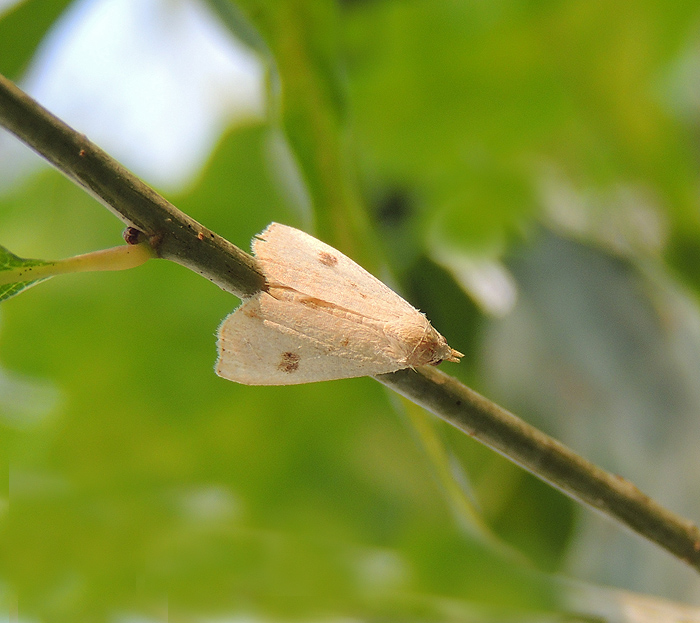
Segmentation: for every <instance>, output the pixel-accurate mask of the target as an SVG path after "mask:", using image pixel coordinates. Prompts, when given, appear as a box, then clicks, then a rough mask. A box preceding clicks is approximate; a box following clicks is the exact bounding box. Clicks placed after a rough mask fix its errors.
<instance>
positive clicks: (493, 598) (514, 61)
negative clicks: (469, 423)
mask: <svg viewBox="0 0 700 623" xmlns="http://www.w3.org/2000/svg"><path fill="white" fill-rule="evenodd" d="M0 12H2V13H0V72H2V73H4V74H5V75H7V76H8V77H10V78H11V79H13V80H16V81H17V82H18V83H20V84H21V85H22V86H24V87H25V88H27V89H28V90H29V91H30V92H31V93H33V94H35V95H36V97H37V98H39V100H40V101H41V102H42V103H44V104H45V105H46V106H48V107H49V108H50V109H51V110H52V112H54V113H56V114H58V115H59V116H61V117H62V118H64V119H65V120H67V121H68V122H69V123H70V124H71V125H73V127H75V128H76V129H78V130H79V131H81V132H86V133H87V134H88V135H89V136H90V138H92V139H94V140H96V142H98V144H100V145H101V146H102V147H103V148H105V149H106V150H107V151H108V152H110V153H111V154H112V155H114V156H116V157H117V158H119V159H120V160H121V161H122V162H123V163H124V164H125V165H126V166H128V167H129V168H132V169H133V170H134V171H135V172H136V173H137V174H139V175H141V176H142V177H143V178H144V179H145V180H146V181H147V182H149V183H152V184H154V185H155V186H156V187H157V188H158V189H159V190H161V191H162V192H164V193H165V194H166V195H167V197H168V198H169V199H170V200H171V201H173V203H175V205H177V206H178V207H179V208H180V209H182V210H183V211H185V212H187V213H188V214H190V215H191V216H192V217H194V218H195V219H197V220H199V221H200V222H202V223H204V224H205V225H206V226H208V227H210V228H211V229H213V230H215V231H217V232H218V233H220V234H221V235H223V236H225V237H227V238H228V239H230V240H231V241H232V242H234V243H235V244H237V245H239V246H241V247H242V248H248V241H249V239H250V238H251V237H252V236H253V235H254V234H255V233H257V232H259V231H261V230H262V229H263V228H264V227H265V226H266V225H267V224H268V223H269V222H270V221H272V220H276V221H280V222H285V223H288V224H291V225H295V226H298V227H302V228H304V229H306V230H307V231H310V232H312V233H315V234H316V235H317V236H319V237H321V238H323V239H324V240H326V241H327V242H329V243H331V244H333V245H334V246H337V247H338V248H340V249H341V250H342V251H344V252H346V253H347V254H349V255H351V256H352V257H353V258H355V259H356V260H358V261H359V262H360V263H362V264H363V265H364V266H365V267H367V268H368V269H370V270H372V271H373V272H375V274H377V275H379V276H381V277H382V278H384V279H385V280H387V281H389V282H390V283H391V284H393V285H394V286H395V287H396V288H397V289H398V290H399V291H401V292H402V293H403V294H404V295H405V296H406V297H407V298H408V299H409V300H410V301H411V302H412V303H413V304H415V305H416V306H418V307H420V308H421V309H422V310H423V311H425V312H426V313H427V315H428V317H429V318H430V319H431V320H432V321H433V324H434V325H435V326H436V327H437V328H438V330H439V331H440V332H441V333H443V334H444V335H445V336H446V337H447V339H448V341H449V342H450V344H451V345H452V346H453V347H455V348H457V349H459V350H460V351H462V352H464V353H466V355H467V356H466V357H465V360H464V361H463V362H462V363H461V364H460V365H459V366H455V365H446V366H445V369H446V371H447V372H449V373H450V374H455V375H457V376H459V377H460V378H461V379H462V380H464V381H465V382H467V383H469V384H470V385H471V386H473V387H474V388H475V389H477V390H478V391H480V392H482V393H484V394H486V395H487V396H489V397H490V398H492V399H494V400H496V401H497V402H499V403H501V404H503V405H504V406H506V407H507V408H509V409H511V410H512V411H514V412H515V413H517V414H518V415H520V416H521V417H524V418H525V419H527V420H528V421H530V422H531V423H534V424H535V425H537V426H538V427H540V428H542V429H543V430H545V431H546V432H548V433H550V434H552V435H554V436H556V437H557V438H559V439H561V440H563V441H564V442H565V443H567V444H569V445H571V446H572V447H573V448H574V449H575V450H577V451H578V452H580V453H582V454H583V455H584V456H586V457H588V458H590V459H592V460H594V461H596V462H597V463H598V464H600V465H601V466H602V467H603V468H605V469H607V470H610V471H614V472H617V473H620V474H622V475H624V476H625V477H627V478H629V479H630V480H632V481H633V482H635V483H636V484H637V485H638V486H640V487H641V488H642V489H643V490H644V491H645V492H646V493H648V494H650V495H652V496H653V497H655V498H656V499H657V500H659V501H660V502H662V503H663V504H665V505H667V506H669V507H670V508H671V509H673V510H675V511H677V512H679V513H681V514H684V515H686V516H687V517H689V518H691V519H694V520H695V521H698V520H699V519H700V478H699V477H698V474H699V473H700V453H699V452H698V451H697V448H698V441H699V440H700V415H699V409H698V405H700V314H699V313H698V293H699V291H700V262H699V261H698V258H699V257H700V255H699V252H700V218H699V217H700V214H699V213H698V207H699V198H698V188H699V183H700V178H699V176H698V123H699V122H700V96H699V93H700V92H699V91H698V88H699V87H700V3H698V2H692V1H679V2H674V3H668V2H661V1H660V0H646V1H640V2H622V3H614V4H611V3H608V2H599V1H589V2H561V1H559V2H558V1H543V2H529V1H527V0H497V1H495V2H488V3H485V2H477V1H471V0H352V1H351V0H344V1H342V2H340V1H339V2H331V1H330V0H274V1H273V0H241V1H240V2H237V3H235V4H233V3H230V2H229V1H228V0H210V1H209V2H205V0H140V1H139V2H136V1H134V0H111V1H110V0H76V1H75V2H69V1H68V0H24V1H23V2H14V3H12V2H9V3H5V6H1V5H0ZM210 45H211V48H210V47H209V46H210ZM0 140H1V142H0V244H2V245H4V246H7V247H8V248H10V249H11V250H12V251H13V252H15V253H17V254H19V255H21V256H23V257H39V258H46V259H54V258H59V257H66V256H69V255H73V254H77V253H82V252H86V251H89V250H93V249H98V248H103V247H107V246H112V245H114V244H117V243H118V242H119V238H120V233H121V230H122V225H121V224H120V222H119V221H117V220H116V219H115V218H114V217H113V216H112V215H111V214H110V213H108V212H107V211H106V210H104V209H103V208H102V207H100V206H99V205H98V204H97V203H96V202H94V201H93V200H92V199H91V198H89V197H88V196H86V195H85V194H84V193H83V192H82V191H81V190H80V189H78V188H76V187H74V186H73V185H72V184H71V183H70V182H68V181H66V180H64V179H63V178H61V177H60V176H59V175H58V174H57V173H55V172H53V171H51V170H48V169H46V168H42V167H40V166H39V159H38V158H37V157H35V156H31V155H27V154H28V152H27V151H26V150H21V149H19V148H18V146H17V145H16V142H15V141H13V139H11V138H10V137H8V136H7V134H6V133H3V134H2V138H1V139H0ZM237 304H238V301H237V300H235V299H234V298H233V297H232V296H231V295H228V294H226V293H224V292H221V291H219V290H218V289H217V288H215V287H213V286H212V285H211V284H210V283H208V282H206V281H204V280H202V279H201V278H199V277H198V276H197V275H195V274H193V273H190V272H188V271H186V270H185V269H183V268H181V267H179V266H176V265H171V264H168V263H166V262H149V263H148V264H147V265H146V266H145V267H142V268H139V269H135V270H132V271H128V272H126V273H123V274H98V275H77V276H67V277H62V278H60V279H55V280H51V281H49V282H47V283H44V284H41V285H40V286H38V287H36V288H33V289H31V290H30V291H28V292H27V293H25V294H23V295H21V296H19V297H17V298H16V299H13V300H11V301H9V302H7V303H5V304H3V306H2V308H1V309H0V313H1V316H0V366H1V367H0V448H1V451H2V454H3V455H4V456H6V457H7V459H8V460H7V462H6V464H7V466H8V478H7V480H6V482H8V488H6V489H4V490H3V492H2V505H1V506H0V513H1V515H0V517H1V524H0V525H1V527H0V530H1V531H2V550H3V554H2V557H0V577H1V578H2V583H1V584H0V593H1V594H2V595H4V597H5V598H6V600H7V602H8V607H9V611H10V612H13V611H18V612H19V617H20V620H26V621H43V620H47V621H49V620H50V621H98V620H110V621H164V620H171V621H205V620H206V621H210V620H246V621H247V620H274V619H298V620H301V619H303V620H312V619H313V620H321V619H322V620H340V619H343V620H355V619H357V620H365V619H367V620H369V619H385V620H407V619H411V620H424V619H425V620H455V621H456V620H459V621H469V620H474V621H482V620H494V621H501V620H506V619H508V620H510V619H512V618H513V617H516V615H515V614H514V613H528V612H529V613H532V612H538V613H540V616H542V617H544V618H543V619H542V620H545V619H546V617H547V616H549V615H545V614H541V613H556V612H557V611H559V610H560V609H564V610H566V608H567V606H566V603H567V589H566V588H564V587H563V585H562V584H561V583H560V581H559V578H560V577H564V576H568V577H575V578H577V579H579V580H583V581H586V582H589V583H591V584H598V583H601V584H609V585H611V586H614V587H618V588H624V589H630V590H635V591H641V592H646V593H650V594H652V595H659V596H664V597H669V598H674V599H680V600H685V601H688V602H692V603H700V582H699V581H698V578H697V576H696V575H694V574H693V573H692V572H691V570H690V569H687V568H685V567H684V566H683V565H682V564H681V563H679V562H678V561H675V560H673V559H670V557H669V556H667V555H666V554H665V553H662V552H660V551H659V550H658V549H657V548H655V547H654V546H652V545H650V544H648V543H645V542H643V541H642V540H641V539H639V538H637V537H634V536H631V535H629V534H627V533H626V532H624V531H623V530H622V529H621V528H620V527H619V526H616V525H613V524H612V523H611V522H609V521H607V520H604V519H601V518H598V517H596V516H593V514H592V513H591V512H590V511H588V510H587V509H583V508H580V507H578V506H577V505H575V504H574V503H572V502H571V501H569V500H568V499H566V498H564V497H563V496H561V495H560V494H559V493H558V492H556V491H554V490H553V489H551V488H549V487H548V486H546V485H544V484H542V483H540V482H539V481H537V480H536V479H534V478H533V477H531V476H529V475H528V474H526V473H524V472H523V471H521V470H519V469H518V468H516V467H514V466H513V465H511V464H510V463H508V462H507V461H506V460H505V459H503V458H501V457H499V456H497V455H495V454H494V453H492V452H490V451H489V450H487V449H484V448H482V447H480V446H478V445H477V444H475V443H474V442H473V441H472V440H470V439H467V438H465V436H464V435H462V434H460V433H458V432H456V431H454V430H452V429H450V428H449V427H447V426H446V425H443V424H441V423H440V422H436V421H434V420H433V419H432V418H426V416H425V415H424V414H422V413H421V412H420V411H419V410H417V409H416V408H415V407H413V406H411V405H407V404H405V403H403V402H402V401H401V400H399V399H398V398H397V397H396V396H393V395H389V393H388V392H386V391H385V390H384V389H383V388H382V387H380V386H379V385H378V384H377V383H375V382H374V381H372V380H371V379H353V380H346V381H338V382H331V383H322V384H313V385H308V386H296V387H279V388H260V387H256V388H252V387H244V386H238V385H235V384H233V383H230V382H227V381H224V380H222V379H219V378H217V377H216V376H215V375H214V373H213V369H212V366H213V363H214V359H215V337H214V335H215V331H216V328H217V326H218V324H219V323H220V321H221V320H222V319H223V318H224V317H225V315H226V314H228V313H230V311H232V310H233V309H234V308H235V306H236V305H237ZM4 463H5V462H4ZM470 503H473V504H475V505H476V507H477V508H478V509H479V512H480V513H481V514H482V515H483V518H484V520H485V521H486V523H487V524H488V525H489V526H490V527H491V529H492V530H493V532H494V533H495V534H496V535H497V538H498V539H499V540H500V541H501V546H495V545H494V544H493V543H492V542H490V541H488V540H484V539H483V538H481V537H479V536H478V534H477V533H476V531H475V529H474V525H473V524H472V523H471V522H470V519H469V513H467V512H465V510H464V509H465V508H466V507H467V506H468V505H469V504H470ZM514 552H518V553H514ZM583 610H584V611H585V612H588V613H589V614H590V613H591V612H594V611H596V604H595V603H588V604H587V605H586V606H585V607H583ZM529 616H531V615H529ZM552 616H554V615H553V614H552ZM529 620H532V619H529Z"/></svg>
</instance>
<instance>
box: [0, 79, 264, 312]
mask: <svg viewBox="0 0 700 623" xmlns="http://www.w3.org/2000/svg"><path fill="white" fill-rule="evenodd" d="M0 125H2V126H4V127H5V128H7V129H8V130H9V131H10V132H12V134H14V135H15V136H16V137H17V138H19V139H20V140H22V141H23V142H24V143H26V144H27V145H28V146H29V147H31V148H32V149H33V150H34V151H35V152H37V153H38V154H39V155H40V156H43V157H44V158H45V159H46V160H48V161H49V162H50V163H51V164H52V165H53V166H54V167H56V168H57V169H58V170H59V171H60V172H61V173H63V174H64V175H65V176H66V177H68V178H69V179H71V180H73V181H74V182H75V183H76V184H78V185H79V186H82V187H83V188H84V189H85V190H86V191H87V192H88V193H90V194H91V195H92V196H93V197H95V198H96V199H97V200H98V201H99V202H100V203H102V204H103V205H104V206H105V207H106V208H107V209H109V210H111V211H112V212H113V213H114V214H116V215H117V216H118V217H119V218H120V219H121V220H122V221H124V222H125V223H126V224H127V225H129V226H131V227H135V228H136V229H139V230H140V231H142V232H144V233H145V234H146V235H147V236H148V237H149V239H150V241H151V245H152V246H153V248H154V249H155V251H156V253H157V255H158V257H161V258H163V259H166V260H172V261H173V262H177V263H178V264H182V265H183V266H186V267H187V268H189V269H190V270H193V271H195V272H196V273H198V274H200V275H202V277H205V278H206V279H209V281H212V282H213V283H215V284H216V285H218V286H219V287H220V288H222V289H223V290H226V291H228V292H231V293H232V294H235V295H236V296H238V297H240V298H245V297H248V296H251V295H253V294H255V293H256V292H257V291H259V290H260V288H262V286H263V284H264V283H265V279H264V277H263V276H262V275H261V274H260V272H258V270H257V268H256V264H255V259H254V258H252V257H251V256H250V255H248V254H247V253H246V252H245V251H242V250H241V249H239V248H238V247H236V246H234V245H233V244H231V243H230V242H229V241H228V240H225V239H224V238H222V237H221V236H219V235H218V234H215V233H214V232H212V231H209V230H208V229H207V228H206V227H204V226H202V225H200V224H199V223H198V222H197V221H195V220H194V219H192V218H190V217H189V216H187V215H186V214H183V213H182V212H180V211H179V210H178V209H177V208H176V207H175V206H173V205H172V204H171V203H170V202H168V201H166V200H165V199H164V198H163V197H161V196H160V195H159V194H158V193H157V192H156V191H154V190H153V189H152V188H150V187H149V186H147V185H146V184H144V183H143V182H142V181H141V180H140V179H139V178H137V177H136V176H135V175H134V174H133V173H131V172H130V171H127V170H126V169H125V168H124V167H123V166H122V165H121V164H119V163H118V162H117V161H116V160H114V159H113V158H111V157H110V156H109V155H108V154H106V153H105V152H104V151H102V150H101V149H100V148H99V147H97V145H95V144H94V143H91V142H90V141H89V140H88V138H87V137H86V136H85V135H84V134H79V133H78V132H76V131H75V130H73V128H71V127H69V126H68V125H66V124H65V123H64V122H63V121H61V120H60V119H58V118H57V117H55V116H54V115H52V114H51V113H50V112H49V111H47V110H46V109H45V108H43V107H42V106H40V105H39V104H38V103H37V102H36V101H35V100H33V99H32V98H31V97H29V96H28V95H27V94H26V93H24V92H23V91H21V90H20V89H19V88H17V87H16V86H15V85H14V84H13V83H12V82H10V81H9V80H8V79H7V78H5V77H4V76H2V75H0Z"/></svg>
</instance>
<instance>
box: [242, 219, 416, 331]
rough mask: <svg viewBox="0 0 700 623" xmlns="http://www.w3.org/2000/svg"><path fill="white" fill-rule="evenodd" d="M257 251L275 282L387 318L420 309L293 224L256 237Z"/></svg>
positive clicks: (270, 228) (276, 225) (272, 227)
mask: <svg viewBox="0 0 700 623" xmlns="http://www.w3.org/2000/svg"><path fill="white" fill-rule="evenodd" d="M253 251H254V253H255V256H256V258H257V260H258V261H259V262H260V264H261V267H262V270H263V273H264V274H265V276H266V278H267V281H268V283H270V284H273V285H283V286H286V287H290V288H294V289H295V290H297V291H298V292H301V293H303V294H305V295H307V296H311V297H314V298H317V299H320V300H323V301H326V302H328V303H332V304H334V305H336V306H338V307H341V308H343V309H348V310H351V311H354V312H355V313H358V314H361V315H363V316H366V317H369V318H376V319H381V320H384V321H387V320H391V319H396V318H399V317H401V316H404V315H406V314H408V313H419V312H418V311H417V310H416V309H415V308H414V307H413V306H411V305H410V304H409V303H407V302H406V301H405V300H404V299H403V298H401V297H400V296H399V295H398V294H396V292H394V291H393V290H392V289H391V288H389V287H387V286H386V285H384V284H383V283H382V282H381V281H379V279H377V278H376V277H375V276H374V275H372V274H370V273H368V272H367V271H366V270H365V269H364V268H362V267H361V266H359V265H358V264H357V263H355V262H353V261H352V260H351V259H350V258H349V257H347V256H346V255H343V254H342V253H341V252H340V251H338V250H337V249H334V248H333V247H331V246H329V245H327V244H325V243H324V242H321V241H320V240H317V239H316V238H314V237H313V236H310V235H309V234H307V233H305V232H303V231H300V230H298V229H295V228H294V227H289V226H287V225H281V224H280V223H271V224H270V225H268V227H267V228H266V229H265V231H263V232H262V233H261V234H260V235H259V236H258V237H257V238H256V239H253Z"/></svg>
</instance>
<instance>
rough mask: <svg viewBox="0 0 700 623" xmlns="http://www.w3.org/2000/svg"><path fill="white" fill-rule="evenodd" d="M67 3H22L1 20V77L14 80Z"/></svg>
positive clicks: (59, 0) (60, 0)
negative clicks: (2, 75)
mask: <svg viewBox="0 0 700 623" xmlns="http://www.w3.org/2000/svg"><path fill="white" fill-rule="evenodd" d="M69 4H70V0H24V2H21V3H20V4H19V5H18V6H16V7H15V8H14V9H11V10H10V11H9V12H8V13H7V14H5V15H3V16H2V18H1V19H0V73H2V74H4V75H5V76H7V77H8V78H11V79H17V78H19V76H20V73H21V72H22V71H23V70H24V69H25V68H26V66H27V64H28V63H29V60H30V59H31V56H32V54H33V53H34V51H35V49H36V46H37V45H38V44H39V43H40V42H41V40H42V38H43V36H44V35H45V34H46V32H47V31H48V30H49V28H50V27H51V25H52V24H53V22H54V20H55V19H56V18H57V17H58V16H59V15H60V14H61V12H62V11H63V10H64V9H65V8H66V7H67V6H68V5H69Z"/></svg>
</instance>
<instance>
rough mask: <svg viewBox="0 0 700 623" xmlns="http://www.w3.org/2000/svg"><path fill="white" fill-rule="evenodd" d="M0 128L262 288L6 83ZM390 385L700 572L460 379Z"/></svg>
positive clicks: (698, 554) (551, 446)
mask: <svg viewBox="0 0 700 623" xmlns="http://www.w3.org/2000/svg"><path fill="white" fill-rule="evenodd" d="M0 125H3V126H4V127H6V128H7V129H8V130H9V131H10V132H12V133H13V134H14V135H16V136H17V137H19V138H20V139H21V140H22V141H24V142H25V143H26V144H27V145H29V147H31V148H32V149H33V150H34V151H36V152H37V153H38V154H40V155H41V156H43V157H44V158H46V160H48V161H49V162H50V163H51V164H53V165H54V166H55V167H56V168H57V169H58V170H59V171H61V172H62V173H64V174H65V175H66V176H67V177H69V178H70V179H72V180H73V181H75V182H76V183H77V184H79V185H80V186H82V187H83V188H85V189H86V190H87V191H88V192H90V193H91V194H92V195H93V196H95V197H97V198H98V199H99V200H100V201H101V202H102V203H103V204H104V205H105V206H106V207H107V208H108V209H110V210H111V211H112V212H114V213H115V214H116V215H117V216H119V217H120V218H121V219H122V220H123V221H124V222H126V223H127V224H129V225H131V226H133V227H136V228H137V229H140V230H141V231H143V232H145V233H146V234H147V235H148V236H149V237H150V239H151V242H152V245H153V246H154V248H155V249H156V252H157V253H158V256H159V257H162V258H165V259H170V260H173V261H175V262H177V263H179V264H182V265H183V266H186V267H188V268H190V269H192V270H194V271H195V272H197V273H199V274H200V275H202V276H204V277H206V278H207V279H209V280H210V281H212V282H214V283H216V284H217V285H219V286H220V287H222V288H223V289H225V290H227V291H229V292H232V293H233V294H236V295H237V296H239V297H242V298H245V297H247V296H251V295H253V294H255V292H257V291H259V290H260V289H261V288H262V286H263V285H264V278H263V276H262V275H261V274H260V273H259V272H258V271H257V269H256V266H255V259H254V258H253V257H251V256H250V255H248V254H247V253H245V252H243V251H241V250H240V249H238V248H237V247H235V246H234V245H232V244H231V243H229V242H227V241H226V240H224V239H223V238H221V237H220V236H218V235H216V234H214V233H212V232H210V231H209V230H207V229H206V228H204V227H203V226H202V225H200V224H199V223H197V222H196V221H194V220H193V219H191V218H190V217H189V216H187V215H186V214H183V213H182V212H180V211H179V210H177V208H175V207H174V206H173V205H172V204H170V203H168V202H167V201H166V200H165V199H163V197H161V196H160V195H158V194H157V193H156V192H155V191H153V190H152V189H151V188H149V187H148V186H146V185H145V184H144V183H143V182H141V181H140V180H139V179H138V178H136V177H135V176H134V175H133V174H131V173H130V172H129V171H127V170H126V169H124V168H123V167H122V166H121V165H120V164H119V163H117V162H116V161H115V160H113V159H112V158H110V157H109V156H108V155H107V154H106V153H104V152H103V151H102V150H101V149H99V148H98V147H96V146H95V145H93V144H92V143H90V141H88V139H87V138H86V137H85V136H82V135H80V134H78V133H77V132H75V130H73V129H71V128H70V127H68V126H67V125H66V124H65V123H63V122H62V121H60V120H59V119H57V118H56V117H54V116H53V115H51V114H50V113H49V112H48V111H46V110H45V109H44V108H42V107H41V106H39V104H37V103H36V102H35V101H34V100H32V99H31V98H30V97H29V96H27V95H26V94H24V93H23V92H22V91H20V90H19V89H18V88H17V87H16V86H14V85H13V84H12V83H11V82H10V81H8V80H7V79H6V78H4V77H2V76H0ZM376 378H377V380H378V381H379V382H381V383H383V384H384V385H386V386H387V387H390V388H391V389H393V390H395V391H397V392H398V393H400V394H402V395H403V396H406V397H407V398H409V399H410V400H412V401H414V402H416V403H417V404H419V405H421V406H423V407H424V408H426V409H428V410H429V411H431V412H433V413H434V414H435V415H437V416H439V417H441V418H442V419H443V420H445V421H447V422H449V423H450V424H452V425H453V426H455V427H457V428H459V429H460V430H462V431H464V432H465V433H467V434H468V435H470V436H472V437H474V438H475V439H477V440H478V441H480V442H482V443H484V444H485V445H487V446H489V447H490V448H492V449H494V450H496V451H497V452H499V453H501V454H503V455H504V456H505V457H507V458H508V459H510V460H511V461H513V462H514V463H517V464H518V465H520V466H521V467H523V468H525V469H527V470H528V471H530V472H531V473H533V474H534V475H535V476H537V477H538V478H541V479H542V480H544V481H545V482H548V483H550V484H551V485H553V486H554V487H556V488H557V489H559V490H561V491H562V492H564V493H565V494H566V495H568V496H570V497H572V498H574V499H575V500H578V501H580V502H583V503H584V504H587V505H589V506H591V507H592V508H594V509H596V510H598V511H600V512H602V513H604V514H606V515H608V516H610V517H612V518H614V519H617V520H618V521H620V522H621V523H623V524H624V525H626V526H627V527H629V528H631V529H632V530H634V531H635V532H638V533H639V534H640V535H642V536H644V537H645V538H647V539H649V540H650V541H653V542H655V543H657V544H658V545H660V546H661V547H663V548H665V549H666V550H668V551H669V552H670V553H671V554H673V555H674V556H677V557H678V558H680V559H681V560H683V561H685V562H687V563H688V564H689V565H691V566H692V567H694V568H695V569H696V570H698V571H700V530H698V528H697V527H696V526H695V525H694V524H692V523H691V522H690V521H688V520H686V519H684V518H682V517H680V516H678V515H676V514H674V513H672V512H671V511H669V510H667V509H665V508H663V507H662V506H660V505H659V504H657V503H656V502H654V501H653V500H651V499H650V498H648V497H647V496H646V495H644V494H643V493H642V492H640V491H639V490H638V489H637V488H636V487H635V486H634V485H632V484H631V483H630V482H628V481H626V480H624V479H623V478H621V477H619V476H615V475H613V474H609V473H607V472H605V471H604V470H602V469H600V468H599V467H596V466H595V465H593V464H592V463H590V462H589V461H587V460H585V459H583V458H582V457H580V456H578V455H577V454H575V453H574V452H572V451H571V450H570V449H569V448H567V447H566V446H564V445H563V444H561V443H559V442H558V441H556V440H555V439H552V438H551V437H548V436H547V435H545V434H544V433H542V432H540V431H538V430H537V429H535V428H534V427H532V426H530V425H529V424H527V423H525V422H523V421H522V420H520V419H519V418H517V417H516V416H514V415H513V414H511V413H509V412H508V411H506V410H505V409H503V408H501V407H499V406H498V405H496V404H495V403H493V402H491V401H490V400H488V399H486V398H484V397H483V396H481V395H479V394H477V393H476V392H474V391H473V390H471V389H469V388H468V387H466V386H465V385H462V384H461V383H460V382H459V381H457V380H456V379H454V378H452V377H450V376H448V375H446V374H444V373H442V372H440V371H439V370H436V369H434V368H430V367H426V368H421V369H419V370H417V371H413V370H400V371H399V372H395V373H393V374H386V375H381V376H378V377H376Z"/></svg>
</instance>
